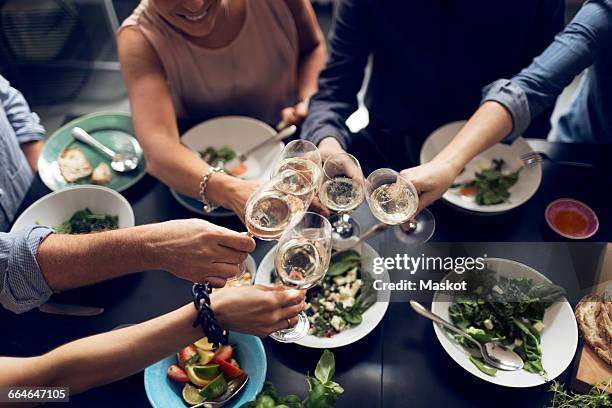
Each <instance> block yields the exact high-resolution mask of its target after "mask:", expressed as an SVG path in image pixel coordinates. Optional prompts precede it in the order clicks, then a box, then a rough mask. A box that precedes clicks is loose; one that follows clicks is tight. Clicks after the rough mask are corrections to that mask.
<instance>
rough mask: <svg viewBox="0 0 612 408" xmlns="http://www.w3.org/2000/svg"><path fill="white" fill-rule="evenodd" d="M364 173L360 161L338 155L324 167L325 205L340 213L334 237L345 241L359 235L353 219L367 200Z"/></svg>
mask: <svg viewBox="0 0 612 408" xmlns="http://www.w3.org/2000/svg"><path fill="white" fill-rule="evenodd" d="M364 195H365V194H364V180H363V172H362V171H361V166H360V165H359V161H358V160H357V158H356V157H355V156H353V155H351V154H348V153H337V154H334V155H332V156H330V157H329V158H327V160H325V163H324V164H323V184H322V186H321V189H320V190H319V199H320V200H321V203H322V204H323V205H324V206H326V207H327V208H329V209H330V210H332V211H334V212H336V213H337V215H336V216H334V217H333V219H334V221H333V222H332V226H333V230H334V235H336V236H338V237H340V238H341V239H342V240H346V239H350V238H352V237H354V236H355V235H359V233H358V232H356V231H355V230H359V225H358V224H357V222H356V221H355V220H353V219H352V218H351V216H350V212H352V211H353V210H354V209H355V208H357V207H359V205H360V204H361V203H362V202H363V199H364Z"/></svg>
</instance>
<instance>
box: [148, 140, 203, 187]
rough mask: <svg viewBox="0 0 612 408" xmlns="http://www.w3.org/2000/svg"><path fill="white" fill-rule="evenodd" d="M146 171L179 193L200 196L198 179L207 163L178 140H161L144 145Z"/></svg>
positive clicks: (200, 177) (200, 178)
mask: <svg viewBox="0 0 612 408" xmlns="http://www.w3.org/2000/svg"><path fill="white" fill-rule="evenodd" d="M145 152H146V155H147V162H148V171H149V173H151V174H152V175H153V176H155V177H156V178H158V179H159V180H160V181H161V182H163V183H164V184H166V185H167V186H169V187H170V188H172V189H173V190H175V191H178V192H179V193H181V194H184V195H187V196H189V197H193V198H199V197H200V181H201V180H202V175H203V174H204V172H205V171H206V170H207V169H208V168H209V165H208V164H207V163H206V162H205V161H204V160H202V159H201V158H200V157H198V156H197V155H196V154H195V153H194V152H192V151H191V150H189V149H188V148H187V147H185V146H183V145H182V144H180V143H179V142H178V141H176V142H174V141H168V142H165V141H161V142H160V143H157V144H156V145H155V146H151V148H150V149H147V148H146V147H145Z"/></svg>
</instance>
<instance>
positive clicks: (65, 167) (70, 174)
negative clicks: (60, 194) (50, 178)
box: [58, 147, 92, 183]
mask: <svg viewBox="0 0 612 408" xmlns="http://www.w3.org/2000/svg"><path fill="white" fill-rule="evenodd" d="M58 162H59V168H60V172H61V173H62V176H63V177H64V179H66V181H67V182H69V183H74V182H75V181H78V180H81V179H84V178H86V177H89V176H90V175H91V173H92V168H91V164H90V163H89V161H88V160H87V157H85V155H84V154H83V152H82V151H80V150H79V149H78V148H77V147H68V148H66V149H64V150H62V153H61V154H60V156H59V159H58Z"/></svg>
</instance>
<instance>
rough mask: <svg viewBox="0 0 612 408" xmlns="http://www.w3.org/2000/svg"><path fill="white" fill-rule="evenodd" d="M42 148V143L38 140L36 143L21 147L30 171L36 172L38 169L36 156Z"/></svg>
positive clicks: (25, 144)
mask: <svg viewBox="0 0 612 408" xmlns="http://www.w3.org/2000/svg"><path fill="white" fill-rule="evenodd" d="M42 148H43V141H42V140H39V141H36V142H28V143H24V144H22V145H21V151H22V152H23V154H24V155H25V157H26V159H27V161H28V164H29V165H30V168H31V169H32V171H34V172H35V171H36V170H37V168H38V156H40V151H41V150H42Z"/></svg>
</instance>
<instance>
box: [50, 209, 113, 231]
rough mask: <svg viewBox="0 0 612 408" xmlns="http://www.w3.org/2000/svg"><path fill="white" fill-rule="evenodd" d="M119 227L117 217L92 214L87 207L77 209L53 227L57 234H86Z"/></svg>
mask: <svg viewBox="0 0 612 408" xmlns="http://www.w3.org/2000/svg"><path fill="white" fill-rule="evenodd" d="M117 228H119V217H118V216H116V215H108V214H94V213H93V212H92V211H91V210H90V209H89V208H85V209H83V210H79V211H77V212H75V213H74V214H72V217H70V219H69V220H68V221H65V222H63V223H61V224H60V225H58V226H57V227H56V228H55V232H57V233H58V234H86V233H89V232H98V231H108V230H114V229H117Z"/></svg>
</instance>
